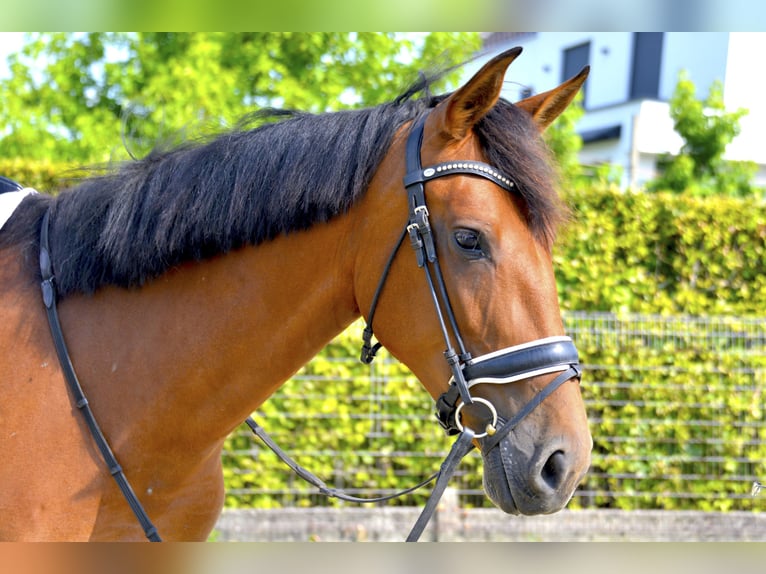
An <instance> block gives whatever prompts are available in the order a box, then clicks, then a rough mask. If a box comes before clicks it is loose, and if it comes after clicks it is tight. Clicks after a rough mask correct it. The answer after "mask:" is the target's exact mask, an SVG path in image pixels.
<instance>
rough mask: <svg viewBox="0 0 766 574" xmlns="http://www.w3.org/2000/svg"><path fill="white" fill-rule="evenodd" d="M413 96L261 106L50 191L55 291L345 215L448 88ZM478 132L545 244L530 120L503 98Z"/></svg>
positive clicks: (548, 201) (145, 273)
mask: <svg viewBox="0 0 766 574" xmlns="http://www.w3.org/2000/svg"><path fill="white" fill-rule="evenodd" d="M420 87H423V86H420ZM425 87H426V88H427V85H426V86H425ZM426 91H427V89H426ZM413 93H414V91H413V90H410V91H409V92H406V93H405V95H403V96H401V97H400V98H397V99H396V100H394V102H392V103H390V104H384V105H381V106H377V107H374V108H368V109H363V110H354V111H343V112H335V113H327V114H320V115H312V114H306V113H292V112H284V111H274V112H269V111H266V112H262V113H260V114H258V118H257V119H259V120H265V123H263V124H262V125H260V126H258V127H255V128H241V129H235V130H233V131H231V132H228V133H225V134H222V135H219V136H217V137H215V138H214V139H212V140H211V141H208V142H206V143H202V144H198V145H191V144H189V145H182V146H180V147H178V148H176V149H174V150H170V151H166V152H154V153H151V154H149V155H148V156H147V157H146V158H144V159H142V160H139V161H133V162H128V163H126V164H124V165H122V166H121V167H119V168H118V169H117V170H116V171H114V172H113V173H110V174H107V175H104V176H97V177H93V178H90V179H87V180H85V181H84V182H82V183H81V184H80V185H78V186H76V187H74V188H72V189H70V190H67V191H64V192H62V193H61V194H59V195H58V196H57V197H56V198H54V199H52V200H50V201H52V206H53V213H52V219H51V222H52V228H51V246H52V256H53V262H54V267H55V271H56V279H57V284H58V288H59V292H60V294H61V295H67V294H69V293H73V292H85V293H92V292H94V291H96V290H97V289H98V288H100V287H102V286H104V285H109V284H111V285H118V286H122V287H135V286H140V285H142V284H144V283H145V282H147V281H148V280H150V279H152V278H155V277H157V276H159V275H161V274H162V273H164V272H166V271H167V270H169V269H170V268H172V267H174V266H177V265H179V264H181V263H183V262H185V261H191V260H202V259H205V258H208V257H211V256H214V255H217V254H221V253H226V252H228V251H231V250H233V249H237V248H239V247H242V246H244V245H257V244H259V243H261V242H264V241H268V240H269V239H272V238H274V237H275V236H277V235H279V234H282V233H291V232H294V231H299V230H303V229H307V228H309V227H311V226H312V225H313V224H315V223H318V222H323V221H327V220H329V219H330V218H332V217H334V216H336V215H339V214H342V213H345V212H346V211H347V210H348V209H349V207H350V206H351V205H353V204H354V202H355V201H356V200H357V199H358V198H359V197H360V196H361V195H362V194H363V193H364V191H365V190H366V188H367V186H368V185H369V183H370V180H371V179H372V176H373V175H374V173H375V171H376V169H377V167H378V165H379V164H380V162H381V161H382V159H383V157H384V156H385V154H386V153H387V152H388V148H389V146H390V144H391V141H392V140H393V137H394V135H395V133H396V132H397V131H398V130H399V128H400V127H401V126H402V125H404V124H406V123H407V122H408V121H410V120H412V119H414V118H415V117H417V116H418V115H420V114H422V113H425V112H426V111H427V109H429V108H432V107H434V106H435V105H436V104H437V103H438V102H439V101H441V99H442V98H443V97H444V96H437V97H433V96H430V95H426V96H425V97H422V98H420V99H412V97H411V96H412V95H413ZM474 131H475V134H476V136H477V137H478V138H479V141H480V143H481V146H482V148H483V149H484V152H485V154H486V155H487V159H488V161H489V162H490V163H492V164H493V165H496V166H497V167H498V168H500V169H501V170H502V171H504V172H505V173H507V174H509V175H511V176H512V177H513V179H514V182H515V189H516V190H517V192H518V193H519V194H520V196H521V198H522V199H523V200H524V205H525V206H526V212H527V213H526V214H525V215H526V217H527V221H528V224H529V226H530V228H531V230H532V231H533V233H534V234H535V236H536V237H537V238H538V239H539V240H540V241H544V242H546V243H548V244H550V242H551V241H552V238H553V235H554V233H555V227H556V224H557V222H558V221H559V219H560V215H561V213H562V212H563V210H562V209H561V205H560V202H559V201H558V195H557V194H556V191H555V187H554V179H553V176H552V171H551V170H550V168H549V167H548V165H549V161H548V155H547V152H546V148H545V146H544V145H543V144H542V143H541V141H540V138H539V134H538V132H537V130H536V128H535V126H534V125H533V124H532V122H531V121H530V120H529V118H528V117H527V116H526V114H524V112H522V111H520V110H518V109H516V108H515V107H514V106H513V105H511V104H509V103H507V102H504V101H502V100H501V102H499V103H498V105H496V106H495V108H493V109H492V110H491V111H490V113H489V114H488V115H487V116H486V117H485V118H484V119H482V120H481V121H480V122H479V123H478V124H477V125H476V126H475V130H474ZM41 199H42V198H41ZM47 203H48V198H46V201H45V202H43V201H38V202H35V206H31V205H30V214H27V215H26V218H25V217H23V216H22V217H21V218H20V220H26V221H27V225H29V226H30V229H32V228H34V233H37V232H38V230H39V225H38V226H37V227H35V226H34V221H35V220H37V222H38V224H39V219H38V218H40V217H41V216H42V215H41V214H42V211H44V207H42V206H43V205H47ZM12 227H14V228H15V229H16V231H12V232H11V233H10V234H6V235H5V237H2V236H0V247H2V246H3V244H8V243H9V242H12V241H15V240H16V239H14V236H15V235H18V236H20V235H21V234H23V232H20V231H19V230H18V226H17V225H16V226H12ZM25 241H26V242H27V243H30V241H31V240H30V239H29V238H26V239H25ZM35 241H36V240H35ZM31 246H32V245H31V243H30V247H31Z"/></svg>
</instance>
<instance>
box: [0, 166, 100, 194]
mask: <svg viewBox="0 0 766 574" xmlns="http://www.w3.org/2000/svg"><path fill="white" fill-rule="evenodd" d="M0 175H4V176H5V177H10V178H11V179H13V180H15V181H17V182H19V183H20V184H22V185H24V186H25V187H32V188H34V189H36V190H38V191H41V192H46V193H54V192H55V191H56V190H58V189H61V188H63V187H66V186H68V185H69V184H70V183H71V181H72V180H74V179H77V178H78V177H80V176H83V175H85V173H84V172H83V170H81V169H78V168H74V167H72V166H70V165H67V164H63V163H54V162H51V161H48V160H27V159H4V158H0Z"/></svg>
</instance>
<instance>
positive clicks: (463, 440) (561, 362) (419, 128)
mask: <svg viewBox="0 0 766 574" xmlns="http://www.w3.org/2000/svg"><path fill="white" fill-rule="evenodd" d="M426 117H427V116H426V115H424V116H422V117H421V118H420V119H419V120H417V121H416V123H415V125H414V127H413V128H412V130H411V132H410V134H409V137H408V139H407V143H406V167H407V173H406V175H405V177H404V186H405V188H406V190H407V200H408V205H409V218H408V221H407V224H406V226H405V228H404V231H403V232H402V234H401V236H400V237H399V240H398V241H397V243H396V245H395V246H394V248H393V250H392V251H391V254H390V256H389V258H388V260H387V263H386V265H385V267H384V270H383V273H382V275H381V278H380V281H379V282H378V286H377V289H376V290H375V293H374V295H373V299H372V302H371V305H370V312H369V313H368V315H367V325H366V327H365V329H364V332H363V345H362V352H361V357H360V358H361V360H362V362H364V363H367V364H369V363H371V362H372V360H373V359H374V358H375V354H376V353H377V351H378V350H379V349H380V347H381V344H380V343H375V344H373V343H372V337H373V330H372V323H373V319H374V316H375V312H376V310H377V306H378V302H379V300H380V296H381V294H382V292H383V288H384V285H385V283H386V279H387V278H388V274H389V271H390V269H391V266H392V264H393V261H394V259H395V257H396V255H397V253H398V252H399V248H400V247H401V245H402V244H403V243H404V239H405V237H409V240H410V244H411V245H412V248H413V249H414V251H415V255H416V258H417V265H418V267H420V268H422V269H423V270H424V271H425V277H426V282H427V284H428V289H429V293H430V295H431V299H432V301H433V304H434V308H435V310H436V314H437V317H438V320H439V325H440V328H441V331H442V336H443V337H444V341H445V344H446V350H445V352H444V356H445V358H446V360H447V364H448V365H449V368H450V371H451V373H452V377H451V378H450V381H449V387H448V390H447V391H446V392H445V393H443V394H442V395H441V396H440V397H439V398H438V399H437V401H436V417H437V419H438V421H439V424H441V426H442V427H443V428H444V429H445V431H446V432H447V434H448V435H455V434H457V435H458V438H457V439H456V441H455V442H454V443H453V445H452V448H451V450H450V452H449V454H448V455H447V457H446V458H445V460H444V462H443V463H442V465H441V467H440V469H439V471H438V472H437V473H435V474H433V475H432V476H431V477H429V478H427V479H426V480H424V481H423V482H421V483H420V484H418V485H416V486H414V487H412V488H408V489H407V490H404V491H401V492H397V493H395V494H392V495H389V496H383V497H380V498H371V499H365V498H357V497H354V496H349V495H346V494H345V493H343V492H342V491H339V490H337V489H333V488H329V487H328V486H327V485H326V484H325V483H324V482H323V481H321V480H320V479H319V478H317V477H316V476H315V475H313V474H312V473H311V472H309V471H308V470H306V469H304V468H302V467H300V466H299V465H298V464H297V463H295V461H293V460H292V459H291V458H290V457H289V456H288V455H287V454H286V453H285V452H284V451H283V450H282V449H281V448H280V447H279V446H277V445H276V443H274V441H273V440H272V439H271V438H270V437H269V435H268V434H267V433H266V432H265V431H264V430H263V428H262V427H261V426H260V425H258V424H257V423H256V422H255V421H254V420H253V419H252V417H249V418H248V419H247V420H246V421H245V422H246V423H247V425H248V426H249V427H250V429H251V430H252V431H253V432H254V433H255V434H256V436H258V437H259V438H261V439H262V440H263V441H264V443H265V444H266V445H267V446H268V447H269V448H270V449H271V450H273V451H274V452H275V453H276V454H277V456H279V457H280V458H281V459H282V460H283V461H284V462H285V463H286V464H287V465H288V466H289V467H290V468H291V469H292V470H293V471H295V472H296V473H297V474H298V475H299V476H301V478H303V479H304V480H306V481H308V482H309V483H311V484H313V485H314V486H316V487H317V488H318V489H319V491H320V492H321V493H323V494H326V495H328V496H332V497H336V498H340V499H342V500H348V501H352V502H380V501H385V500H390V499H392V498H396V497H398V496H401V495H403V494H407V493H410V492H412V491H414V490H415V489H417V488H420V487H421V486H424V485H425V484H428V483H429V482H431V481H432V480H433V479H436V484H435V485H434V488H433V490H432V491H431V495H430V497H429V499H428V501H427V502H426V504H425V506H424V508H423V511H422V512H421V514H420V517H419V518H418V520H417V522H416V523H415V525H414V526H413V528H412V530H411V532H410V534H409V536H408V537H407V541H408V542H414V541H417V540H418V538H419V537H420V535H421V533H422V532H423V530H424V529H425V527H426V525H427V523H428V521H429V520H430V518H431V516H432V515H433V513H434V511H435V510H436V505H437V503H438V501H439V499H440V498H441V495H442V493H443V492H444V489H445V488H446V486H447V483H448V482H449V479H450V478H451V476H452V474H453V473H454V471H455V470H456V469H457V466H458V465H459V463H460V461H461V460H462V459H463V457H464V456H465V455H466V454H468V453H469V452H470V451H471V450H472V449H473V448H474V440H475V439H476V440H477V441H478V442H479V444H480V446H481V450H482V452H483V453H485V454H486V453H487V452H489V451H490V450H491V449H493V448H494V447H495V446H497V445H498V444H499V443H500V441H501V440H502V439H503V438H504V437H505V436H507V435H508V434H509V433H510V432H511V431H512V430H513V429H514V428H515V427H516V426H517V425H518V424H519V423H520V422H521V421H522V420H523V419H524V418H525V417H526V416H527V415H529V413H531V412H532V411H533V410H534V409H535V408H537V406H538V405H539V404H540V403H542V401H543V400H545V399H546V398H547V397H548V396H550V395H551V394H552V393H553V392H554V391H555V390H556V389H557V388H558V387H560V386H561V385H562V384H564V383H565V382H567V381H569V380H572V379H578V380H579V378H580V374H581V371H580V367H579V358H578V354H577V349H576V348H575V346H574V343H572V340H571V339H570V338H569V337H563V336H556V337H547V338H544V339H538V340H535V341H531V342H528V343H525V344H523V345H517V346H514V347H509V348H505V349H500V350H498V351H494V352H491V353H488V354H485V355H481V356H479V357H475V358H474V357H472V356H471V354H470V353H469V352H468V351H467V349H466V346H465V344H464V342H463V338H462V337H461V335H460V329H459V327H458V324H457V319H456V318H455V313H454V311H453V309H452V305H451V304H450V301H449V296H448V295H447V288H446V285H445V282H444V275H443V273H442V270H441V266H440V265H439V260H438V258H437V254H436V244H435V242H434V237H433V231H432V229H431V225H430V222H429V213H428V208H427V207H426V198H425V183H426V182H428V181H431V180H433V179H437V178H439V177H444V176H448V175H454V174H467V175H472V176H478V177H483V178H485V179H488V180H490V181H492V182H493V183H495V184H497V185H499V186H500V187H502V188H503V189H505V190H507V191H509V192H510V191H511V190H512V189H513V186H514V183H513V181H512V180H511V178H510V177H508V176H507V175H505V174H503V173H502V171H501V170H498V169H497V168H495V167H493V166H491V165H488V164H486V163H482V162H479V161H473V160H470V161H454V162H446V163H440V164H436V165H433V166H429V167H426V168H423V167H422V166H421V160H420V148H421V146H422V141H423V130H424V125H425V120H426ZM49 221H50V209H49V210H48V211H46V213H45V215H44V217H43V220H42V227H41V233H40V271H41V275H42V283H41V288H42V295H43V303H44V305H45V308H46V313H47V317H48V323H49V325H50V329H51V335H52V337H53V341H54V345H55V347H56V353H57V355H58V358H59V362H60V364H61V367H62V371H63V373H64V377H65V379H66V381H67V384H68V385H69V388H70V391H71V392H72V395H73V397H74V400H75V403H76V406H77V408H78V410H79V411H80V412H81V413H82V414H83V417H84V418H85V422H86V424H87V426H88V428H89V430H90V432H91V435H92V436H93V439H94V441H95V442H96V445H97V446H98V448H99V450H100V452H101V455H102V457H103V459H104V461H105V463H106V465H107V467H108V468H109V471H110V473H111V474H112V476H113V477H114V479H115V481H116V482H117V484H118V486H119V487H120V490H121V491H122V493H123V496H124V497H125V499H126V500H127V502H128V504H129V506H130V507H131V510H132V511H133V513H134V514H135V516H136V518H137V519H138V521H139V523H140V524H141V527H142V528H143V530H144V534H145V535H146V537H147V538H148V539H149V540H150V541H153V542H159V541H160V540H161V539H160V536H159V534H158V532H157V528H156V527H155V526H154V525H153V524H152V522H151V521H150V519H149V517H148V516H147V514H146V512H145V510H144V508H143V506H142V505H141V502H140V501H139V500H138V498H137V496H136V495H135V493H134V491H133V489H132V488H131V486H130V483H129V482H128V480H127V478H126V477H125V474H124V472H123V470H122V467H121V466H120V465H119V463H118V462H117V459H116V458H115V456H114V454H113V453H112V450H111V449H110V447H109V444H108V442H107V440H106V438H105V437H104V434H103V433H102V431H101V430H100V428H99V426H98V423H97V421H96V419H95V417H94V415H93V412H92V410H91V408H90V406H89V404H88V400H87V398H86V397H85V394H84V392H83V390H82V387H81V385H80V383H79V381H78V379H77V375H76V373H75V371H74V367H73V366H72V362H71V359H70V356H69V352H68V349H67V346H66V343H65V341H64V336H63V333H62V330H61V323H60V320H59V316H58V311H57V307H56V302H57V298H58V297H57V293H56V286H55V280H54V275H53V270H52V265H51V259H50V246H49V238H48V235H49V230H48V228H49ZM434 278H435V281H434ZM445 316H446V321H445ZM447 323H449V327H450V329H451V331H452V336H453V337H454V339H455V342H456V345H457V351H456V350H455V347H454V346H453V344H452V337H451V336H450V331H449V330H448V328H447ZM552 373H558V375H557V376H556V377H555V378H554V379H553V380H552V381H551V382H549V383H548V384H547V386H545V387H544V388H543V389H542V390H541V391H540V392H539V393H537V394H536V395H535V396H534V397H533V398H532V399H531V400H530V401H529V402H528V403H527V404H525V405H524V406H523V407H522V408H521V409H520V410H519V411H518V412H517V413H516V414H515V415H514V416H513V417H511V418H510V419H508V420H506V419H504V418H503V417H502V416H500V415H498V413H497V410H496V409H495V407H494V405H492V404H491V403H490V402H489V401H488V400H486V399H483V398H480V397H473V396H471V392H470V389H471V388H472V387H473V386H475V385H478V384H507V383H513V382H516V381H521V380H525V379H530V378H533V377H538V376H542V375H545V374H552ZM477 403H478V404H481V405H483V406H484V407H485V408H487V409H488V410H489V412H490V414H491V422H490V423H489V424H488V425H487V426H486V427H485V428H484V429H482V432H478V433H477V432H475V431H474V430H472V429H470V428H468V427H467V426H465V425H464V424H463V423H462V421H461V416H460V415H461V411H462V409H463V407H464V406H465V405H472V404H477Z"/></svg>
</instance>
